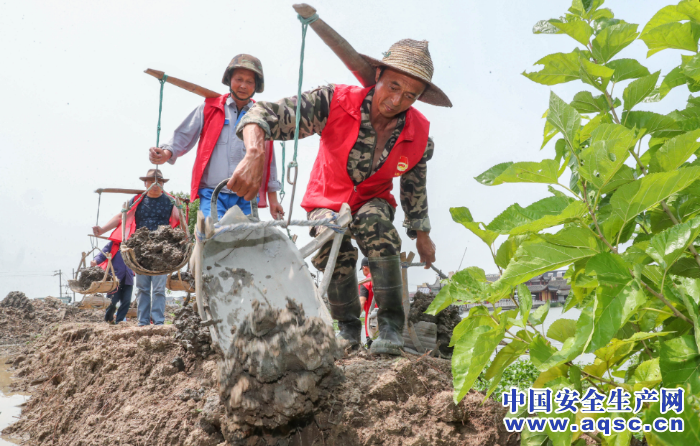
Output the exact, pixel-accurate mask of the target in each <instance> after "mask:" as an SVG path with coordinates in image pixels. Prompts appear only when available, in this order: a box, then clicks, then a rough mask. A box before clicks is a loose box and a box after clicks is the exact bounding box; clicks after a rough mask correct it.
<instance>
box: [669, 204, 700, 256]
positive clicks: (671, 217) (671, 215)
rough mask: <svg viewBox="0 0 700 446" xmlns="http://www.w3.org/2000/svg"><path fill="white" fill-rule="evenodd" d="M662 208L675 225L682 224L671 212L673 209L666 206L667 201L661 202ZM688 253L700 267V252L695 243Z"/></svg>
mask: <svg viewBox="0 0 700 446" xmlns="http://www.w3.org/2000/svg"><path fill="white" fill-rule="evenodd" d="M661 207H662V208H663V209H664V212H666V215H668V217H669V218H670V219H671V221H672V222H673V224H674V225H678V224H680V222H679V221H678V219H677V218H676V216H675V215H673V212H671V209H669V208H668V205H667V204H666V202H665V201H662V202H661ZM688 251H690V253H691V254H692V255H693V257H695V262H696V263H697V264H698V266H700V255H698V251H697V250H696V249H695V246H693V241H691V242H690V245H689V246H688Z"/></svg>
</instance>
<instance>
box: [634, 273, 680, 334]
mask: <svg viewBox="0 0 700 446" xmlns="http://www.w3.org/2000/svg"><path fill="white" fill-rule="evenodd" d="M639 282H640V283H641V284H642V286H643V287H644V288H646V289H647V291H649V292H650V293H651V294H653V295H654V296H656V297H657V298H658V299H659V300H660V301H661V302H663V303H664V304H665V305H666V306H667V307H668V308H670V309H671V311H673V314H674V315H675V316H676V317H679V318H681V319H683V320H684V321H686V322H687V323H689V324H690V325H693V322H692V321H691V320H690V319H688V318H687V317H685V316H684V315H683V313H681V312H680V311H678V309H677V308H676V307H674V306H673V304H672V303H671V302H669V301H668V299H666V298H665V297H664V295H663V294H661V293H658V292H656V291H654V289H653V288H652V287H650V286H649V285H647V284H646V283H645V282H644V281H643V280H641V279H640V280H639Z"/></svg>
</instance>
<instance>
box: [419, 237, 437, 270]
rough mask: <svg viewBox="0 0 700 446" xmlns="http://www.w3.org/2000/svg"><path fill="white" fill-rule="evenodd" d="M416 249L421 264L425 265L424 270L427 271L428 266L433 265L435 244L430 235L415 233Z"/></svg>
mask: <svg viewBox="0 0 700 446" xmlns="http://www.w3.org/2000/svg"><path fill="white" fill-rule="evenodd" d="M416 234H417V237H418V238H417V239H416V249H417V250H418V255H419V256H420V261H421V263H425V269H429V268H430V265H432V264H433V263H435V243H433V241H432V240H431V239H430V233H428V232H423V231H416Z"/></svg>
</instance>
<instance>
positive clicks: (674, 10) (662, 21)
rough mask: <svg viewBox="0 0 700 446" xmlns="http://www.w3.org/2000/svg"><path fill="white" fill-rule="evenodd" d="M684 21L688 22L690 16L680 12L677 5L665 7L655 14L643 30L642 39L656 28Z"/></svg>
mask: <svg viewBox="0 0 700 446" xmlns="http://www.w3.org/2000/svg"><path fill="white" fill-rule="evenodd" d="M682 20H688V16H687V15H685V14H683V13H682V12H680V11H678V7H677V6H676V5H669V6H665V7H663V8H661V9H660V10H659V11H658V12H657V13H656V14H654V16H653V17H652V18H651V20H649V22H647V24H646V25H645V26H644V29H643V30H642V34H641V35H640V38H641V37H642V36H644V35H645V34H648V33H649V32H650V31H651V30H652V29H654V28H658V27H659V26H661V25H666V24H668V23H673V22H680V21H682ZM642 40H643V39H642Z"/></svg>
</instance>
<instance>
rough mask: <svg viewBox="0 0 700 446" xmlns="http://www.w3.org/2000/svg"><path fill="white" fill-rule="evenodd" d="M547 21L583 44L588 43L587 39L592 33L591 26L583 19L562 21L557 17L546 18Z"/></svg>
mask: <svg viewBox="0 0 700 446" xmlns="http://www.w3.org/2000/svg"><path fill="white" fill-rule="evenodd" d="M548 22H549V23H551V24H552V25H554V26H555V27H556V28H558V29H560V30H561V31H562V32H563V33H564V34H567V35H568V36H570V37H571V38H573V39H574V40H576V41H577V42H579V43H581V44H582V45H583V46H586V45H588V40H589V39H590V38H591V36H592V35H593V28H591V27H590V25H588V23H586V22H585V21H583V20H575V21H569V22H563V21H561V20H557V19H551V20H548Z"/></svg>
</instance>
